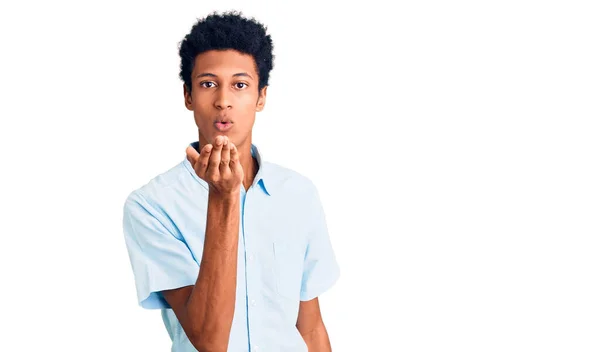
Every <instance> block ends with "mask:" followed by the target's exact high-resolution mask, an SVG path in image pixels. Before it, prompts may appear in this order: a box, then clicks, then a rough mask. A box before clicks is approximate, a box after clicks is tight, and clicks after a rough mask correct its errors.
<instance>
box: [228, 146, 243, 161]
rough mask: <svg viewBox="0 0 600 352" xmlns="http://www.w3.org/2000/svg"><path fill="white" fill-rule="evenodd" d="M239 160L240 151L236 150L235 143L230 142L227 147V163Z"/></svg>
mask: <svg viewBox="0 0 600 352" xmlns="http://www.w3.org/2000/svg"><path fill="white" fill-rule="evenodd" d="M239 161H240V153H239V152H238V150H237V147H236V146H235V144H233V143H231V146H230V147H229V163H230V164H231V165H234V164H235V163H237V162H239Z"/></svg>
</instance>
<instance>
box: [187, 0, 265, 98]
mask: <svg viewBox="0 0 600 352" xmlns="http://www.w3.org/2000/svg"><path fill="white" fill-rule="evenodd" d="M266 32H267V28H266V26H264V25H263V24H261V23H259V22H258V21H256V20H255V19H254V18H251V19H248V18H245V17H243V16H242V14H241V12H239V11H229V12H224V13H223V14H218V13H217V12H213V13H211V14H210V15H208V16H206V17H205V18H202V19H199V20H198V22H196V24H194V25H193V26H192V29H191V31H190V33H188V34H187V35H186V36H185V37H184V39H183V40H182V41H181V43H180V45H179V56H180V57H181V67H180V68H181V70H180V72H179V78H181V80H183V82H184V83H185V85H186V87H187V89H188V91H190V92H191V91H192V89H191V88H192V77H191V76H192V70H193V69H194V62H195V59H196V56H197V55H198V54H201V53H203V52H205V51H208V50H226V49H234V50H237V51H239V52H241V53H244V54H250V55H252V56H253V57H254V61H255V63H256V68H257V71H258V76H259V87H258V88H259V90H260V89H262V88H263V87H265V86H267V85H268V84H269V73H270V72H271V70H272V69H273V57H274V56H273V42H272V40H271V36H270V35H268V34H267V33H266Z"/></svg>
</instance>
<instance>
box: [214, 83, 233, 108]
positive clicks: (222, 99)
mask: <svg viewBox="0 0 600 352" xmlns="http://www.w3.org/2000/svg"><path fill="white" fill-rule="evenodd" d="M231 101H232V97H231V94H230V92H229V91H228V90H227V89H224V88H219V89H218V91H217V95H216V98H215V107H216V108H217V109H220V110H225V109H231V107H232V105H231Z"/></svg>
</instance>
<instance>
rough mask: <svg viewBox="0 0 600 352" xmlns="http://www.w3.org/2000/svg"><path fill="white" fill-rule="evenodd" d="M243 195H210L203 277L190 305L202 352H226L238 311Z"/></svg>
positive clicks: (201, 269)
mask: <svg viewBox="0 0 600 352" xmlns="http://www.w3.org/2000/svg"><path fill="white" fill-rule="evenodd" d="M239 213H240V195H239V193H236V194H233V195H230V196H219V195H215V194H213V193H210V192H209V199H208V210H207V222H206V234H205V239H204V250H203V255H202V261H201V264H200V273H199V274H198V279H197V282H196V285H195V286H194V288H193V290H192V293H191V294H190V298H189V300H188V303H187V316H188V319H189V320H190V323H191V324H190V325H191V326H193V331H194V334H193V335H194V338H193V341H192V343H193V344H194V347H196V348H197V349H198V350H200V351H202V350H210V351H211V352H213V351H226V350H227V345H228V343H229V335H230V331H231V324H232V321H233V313H234V308H235V296H236V277H237V256H238V239H239V226H240V214H239Z"/></svg>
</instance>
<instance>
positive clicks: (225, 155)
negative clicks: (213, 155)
mask: <svg viewBox="0 0 600 352" xmlns="http://www.w3.org/2000/svg"><path fill="white" fill-rule="evenodd" d="M224 138H225V140H224V141H223V149H222V150H221V164H220V165H219V171H220V173H221V176H225V175H228V174H229V172H230V169H229V161H230V160H231V155H230V152H231V145H232V143H231V142H230V141H229V139H228V138H227V137H224Z"/></svg>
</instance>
